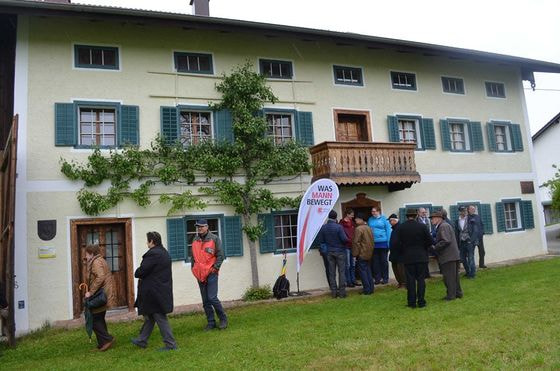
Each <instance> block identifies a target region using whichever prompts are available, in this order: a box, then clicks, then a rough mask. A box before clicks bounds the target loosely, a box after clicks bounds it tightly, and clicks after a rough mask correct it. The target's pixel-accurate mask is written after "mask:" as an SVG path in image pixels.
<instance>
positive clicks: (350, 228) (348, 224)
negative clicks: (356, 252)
mask: <svg viewBox="0 0 560 371" xmlns="http://www.w3.org/2000/svg"><path fill="white" fill-rule="evenodd" d="M339 224H340V225H341V226H342V228H344V233H346V236H347V237H348V242H346V247H348V248H349V249H351V248H352V239H353V238H354V230H355V229H356V226H355V225H354V222H353V221H352V220H349V221H346V220H345V219H340V222H339Z"/></svg>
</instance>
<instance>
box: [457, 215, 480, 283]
mask: <svg viewBox="0 0 560 371" xmlns="http://www.w3.org/2000/svg"><path fill="white" fill-rule="evenodd" d="M455 234H456V237H457V244H458V245H459V253H460V255H461V261H462V262H463V266H464V267H465V275H466V277H467V278H470V279H472V278H474V277H475V275H476V265H475V262H474V249H475V246H478V238H479V236H480V234H481V232H479V226H478V224H477V223H476V222H475V220H474V219H472V218H469V216H468V214H467V208H466V207H464V206H459V218H458V219H457V220H456V221H455Z"/></svg>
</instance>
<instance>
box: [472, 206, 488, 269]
mask: <svg viewBox="0 0 560 371" xmlns="http://www.w3.org/2000/svg"><path fill="white" fill-rule="evenodd" d="M468 212H469V219H472V220H473V221H474V222H475V223H476V224H477V226H478V245H477V247H478V267H479V268H486V265H485V264H484V255H486V252H485V251H484V239H483V237H484V224H483V223H482V218H481V217H480V215H478V214H477V213H476V208H475V207H474V205H469V208H468Z"/></svg>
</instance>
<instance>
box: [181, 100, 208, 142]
mask: <svg viewBox="0 0 560 371" xmlns="http://www.w3.org/2000/svg"><path fill="white" fill-rule="evenodd" d="M178 111H179V141H180V142H181V143H182V144H183V147H188V146H190V145H192V144H193V143H192V141H191V142H190V143H187V142H183V136H182V135H181V125H182V124H181V118H182V114H183V113H184V112H190V113H208V114H209V117H210V121H209V122H210V138H209V139H208V140H214V138H215V132H216V130H215V128H214V114H213V113H212V111H209V110H205V109H196V108H190V107H181V106H179V110H178ZM191 125H192V123H191ZM192 138H193V136H192V131H191V140H192Z"/></svg>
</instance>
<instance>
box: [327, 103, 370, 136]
mask: <svg viewBox="0 0 560 371" xmlns="http://www.w3.org/2000/svg"><path fill="white" fill-rule="evenodd" d="M334 115H335V127H336V140H337V141H338V142H369V141H371V135H370V125H369V112H360V111H341V110H335V113H334Z"/></svg>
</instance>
